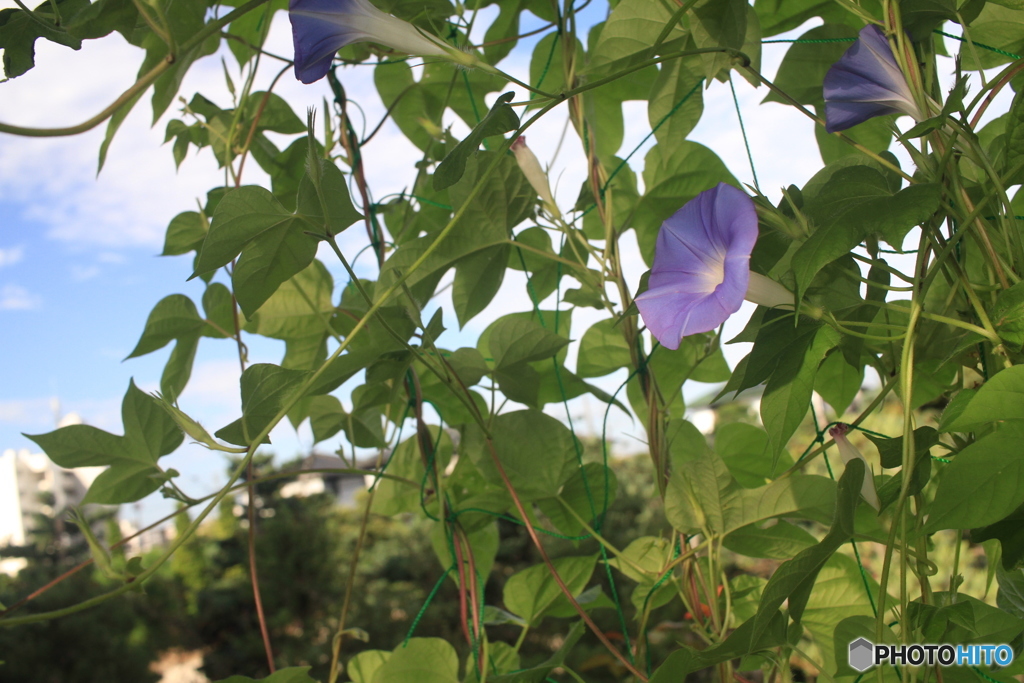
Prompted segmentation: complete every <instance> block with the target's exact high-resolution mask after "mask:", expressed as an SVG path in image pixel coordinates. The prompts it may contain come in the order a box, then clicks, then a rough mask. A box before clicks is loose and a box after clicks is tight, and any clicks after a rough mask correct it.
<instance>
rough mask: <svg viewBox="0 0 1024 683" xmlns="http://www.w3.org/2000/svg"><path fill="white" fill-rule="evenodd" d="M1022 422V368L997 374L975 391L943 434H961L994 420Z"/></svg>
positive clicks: (944, 428)
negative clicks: (946, 432)
mask: <svg viewBox="0 0 1024 683" xmlns="http://www.w3.org/2000/svg"><path fill="white" fill-rule="evenodd" d="M1022 419H1024V365H1014V366H1013V367H1010V368H1006V369H1005V370H1002V371H1000V372H999V373H998V374H996V375H995V376H994V377H992V378H990V379H989V380H988V381H987V382H985V384H983V385H982V386H981V388H980V389H978V393H977V394H975V395H974V397H973V398H971V400H970V403H968V404H967V407H966V408H964V410H963V412H962V413H961V414H960V416H959V417H958V418H957V419H956V420H955V421H953V422H952V423H950V424H945V420H944V421H943V422H944V424H943V431H951V432H965V431H971V429H972V428H975V427H978V426H980V425H983V424H986V423H989V422H995V421H998V420H1022Z"/></svg>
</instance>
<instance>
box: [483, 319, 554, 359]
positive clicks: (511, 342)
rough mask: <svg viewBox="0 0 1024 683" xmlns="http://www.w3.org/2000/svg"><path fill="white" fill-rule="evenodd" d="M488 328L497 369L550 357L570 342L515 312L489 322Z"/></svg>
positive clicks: (492, 355) (489, 345) (489, 343)
mask: <svg viewBox="0 0 1024 683" xmlns="http://www.w3.org/2000/svg"><path fill="white" fill-rule="evenodd" d="M489 331H490V334H489V335H488V336H487V342H488V350H489V351H490V355H491V357H492V358H493V359H494V367H495V368H496V369H507V368H510V367H512V366H514V365H517V364H519V363H526V362H531V361H538V360H544V359H545V358H551V357H552V356H554V355H555V354H556V353H558V352H559V351H560V350H561V349H563V348H564V347H566V346H567V345H568V344H569V340H568V339H566V338H565V337H563V336H561V335H558V334H555V333H553V332H549V331H548V330H546V329H545V328H543V327H541V325H540V324H539V323H537V322H535V321H533V320H530V319H528V318H522V317H519V316H517V315H516V314H512V315H507V316H505V317H503V318H499V319H498V320H496V321H495V322H494V323H492V324H491V325H490V327H489ZM483 340H484V337H483V336H481V341H483Z"/></svg>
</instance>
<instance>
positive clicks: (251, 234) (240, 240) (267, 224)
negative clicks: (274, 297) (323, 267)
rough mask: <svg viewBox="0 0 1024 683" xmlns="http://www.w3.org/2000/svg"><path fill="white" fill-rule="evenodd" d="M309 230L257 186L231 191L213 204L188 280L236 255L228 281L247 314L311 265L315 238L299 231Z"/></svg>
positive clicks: (307, 224) (305, 222) (299, 219)
mask: <svg viewBox="0 0 1024 683" xmlns="http://www.w3.org/2000/svg"><path fill="white" fill-rule="evenodd" d="M315 227H316V226H312V225H311V224H310V223H308V222H307V221H305V220H303V219H302V218H301V217H299V216H296V215H295V214H292V213H291V212H290V211H288V210H287V209H286V208H285V207H284V206H282V205H281V203H280V202H279V201H278V200H277V199H275V198H274V196H273V195H272V194H271V193H270V192H268V191H267V190H265V189H263V188H262V187H258V186H255V185H247V186H244V187H240V188H238V189H236V190H232V191H230V192H228V193H227V194H226V195H224V197H223V198H222V199H221V200H220V202H219V203H218V204H217V208H216V210H215V211H214V213H213V221H212V223H211V224H210V232H209V233H208V234H207V236H206V241H205V242H203V248H202V250H201V251H200V253H199V258H198V259H197V261H196V266H195V272H194V273H193V274H192V277H196V276H198V275H201V274H203V273H209V272H211V271H214V270H216V269H217V268H220V267H221V266H224V265H227V264H228V263H229V262H230V261H231V260H232V259H233V258H235V257H236V256H238V255H239V254H242V258H241V259H240V260H239V261H238V263H237V264H236V266H235V269H234V272H233V274H232V282H233V283H234V285H235V295H236V297H237V298H238V303H239V305H240V306H241V307H242V310H243V311H244V312H245V314H246V316H250V315H252V313H254V312H255V311H256V309H257V308H259V307H260V305H262V304H263V302H264V301H266V300H267V299H268V298H269V297H270V295H271V294H273V293H274V291H275V290H276V289H277V287H278V286H279V285H280V284H281V283H282V282H284V281H285V280H287V279H288V278H290V277H291V276H292V275H294V274H295V273H297V272H299V271H300V270H302V269H303V268H305V267H306V266H308V265H309V264H310V262H312V260H313V257H314V255H315V254H316V240H315V239H314V238H312V237H309V236H308V235H306V234H305V232H306V231H307V230H310V229H311V228H315Z"/></svg>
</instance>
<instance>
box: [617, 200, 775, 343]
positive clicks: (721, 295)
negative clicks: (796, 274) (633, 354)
mask: <svg viewBox="0 0 1024 683" xmlns="http://www.w3.org/2000/svg"><path fill="white" fill-rule="evenodd" d="M757 234H758V230H757V211H756V210H755V209H754V202H753V200H751V199H750V197H748V196H747V195H746V194H745V193H744V192H742V191H740V190H738V189H736V188H735V187H733V186H731V185H726V184H725V183H719V184H718V185H717V186H716V187H713V188H711V189H710V190H705V191H704V192H701V193H700V194H699V195H697V196H696V197H694V198H693V199H692V200H690V201H689V202H687V203H686V204H685V205H684V206H683V208H681V209H679V211H676V212H675V213H674V214H672V216H671V217H670V218H669V219H668V220H666V221H665V222H664V223H662V224H661V231H660V232H659V233H658V242H657V244H656V245H655V251H654V265H653V266H652V267H651V277H650V280H649V281H648V289H647V291H646V292H644V293H642V294H640V295H639V296H638V297H637V298H636V306H637V308H638V309H639V310H640V315H641V317H643V320H644V324H645V325H647V329H649V330H650V331H651V334H653V335H654V338H655V339H657V340H658V341H659V342H661V345H662V346H664V347H666V348H668V349H677V348H679V341H680V340H681V339H682V338H683V337H685V336H687V335H691V334H697V333H699V332H708V331H710V330H713V329H715V328H716V327H718V326H719V325H721V324H722V323H723V322H725V319H726V318H728V317H729V316H730V315H732V314H733V313H735V312H736V311H738V310H739V308H740V305H741V304H742V303H743V300H744V299H746V300H748V301H752V302H753V303H756V304H759V305H761V306H768V307H769V308H774V307H778V306H788V307H789V308H790V309H792V308H793V301H794V297H793V294H792V293H791V292H790V291H789V290H787V289H786V288H785V287H783V286H782V285H780V284H779V283H777V282H775V281H774V280H772V279H770V278H767V277H765V276H763V275H760V274H758V273H753V272H751V271H750V267H749V265H750V252H751V251H753V249H754V243H755V242H757Z"/></svg>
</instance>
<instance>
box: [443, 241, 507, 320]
mask: <svg viewBox="0 0 1024 683" xmlns="http://www.w3.org/2000/svg"><path fill="white" fill-rule="evenodd" d="M508 253H509V247H508V245H503V244H502V245H498V246H496V247H490V248H488V249H484V250H483V251H480V252H478V253H476V254H472V255H470V256H467V257H466V258H464V259H462V260H460V261H459V262H457V263H456V264H455V282H454V284H453V286H452V305H453V306H454V307H455V315H456V317H457V318H458V319H459V327H464V326H465V325H466V323H468V322H469V321H470V320H471V319H472V318H473V317H474V316H476V315H477V314H478V313H480V312H481V311H483V310H484V309H485V308H487V305H488V304H489V303H491V300H492V299H493V298H494V295H495V294H497V293H498V289H499V288H500V287H501V283H502V281H503V280H504V279H505V264H506V263H507V262H508Z"/></svg>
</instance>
